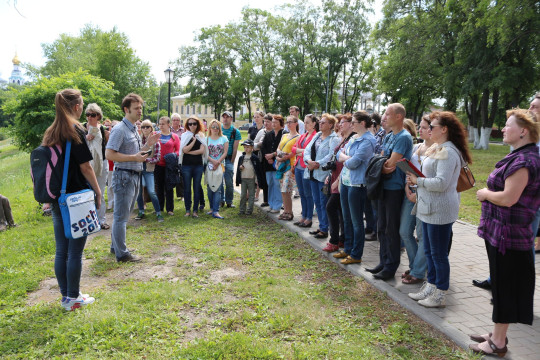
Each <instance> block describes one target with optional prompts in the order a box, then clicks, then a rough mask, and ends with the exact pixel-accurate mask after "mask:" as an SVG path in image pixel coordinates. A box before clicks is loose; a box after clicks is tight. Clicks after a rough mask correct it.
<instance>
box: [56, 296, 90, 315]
mask: <svg viewBox="0 0 540 360" xmlns="http://www.w3.org/2000/svg"><path fill="white" fill-rule="evenodd" d="M94 301H96V299H94V298H93V297H90V296H88V297H83V296H81V295H79V297H78V298H76V299H72V298H66V299H65V301H62V307H63V308H64V309H66V311H73V310H75V309H78V308H80V307H81V306H84V305H88V304H91V303H93V302H94Z"/></svg>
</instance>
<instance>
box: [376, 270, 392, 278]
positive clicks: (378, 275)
mask: <svg viewBox="0 0 540 360" xmlns="http://www.w3.org/2000/svg"><path fill="white" fill-rule="evenodd" d="M373 277H374V278H375V279H378V280H390V279H393V278H394V274H391V273H389V272H386V271H381V272H378V273H376V274H373Z"/></svg>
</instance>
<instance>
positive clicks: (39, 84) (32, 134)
mask: <svg viewBox="0 0 540 360" xmlns="http://www.w3.org/2000/svg"><path fill="white" fill-rule="evenodd" d="M63 89H79V90H80V91H81V93H82V96H83V98H84V103H85V105H86V104H89V103H93V102H95V103H97V104H98V105H99V106H100V107H101V109H102V110H103V116H104V117H111V118H120V119H121V118H122V111H121V109H120V106H119V105H115V104H114V102H113V101H114V100H113V99H114V97H115V95H116V94H117V91H116V90H114V89H113V83H112V82H110V81H106V80H103V79H101V78H99V77H97V76H92V75H90V74H89V73H88V72H87V71H82V70H79V71H77V72H74V73H66V74H63V75H61V76H58V77H52V78H40V79H38V80H37V81H36V82H35V83H34V84H31V85H29V86H25V87H24V88H22V89H13V90H12V91H15V92H16V96H15V97H13V98H12V99H10V100H9V101H8V102H7V103H6V105H5V106H4V111H5V112H6V113H7V114H14V115H15V120H14V125H13V127H10V130H9V135H10V136H12V137H13V141H14V143H15V145H16V146H17V147H18V148H19V149H21V150H26V151H28V150H32V149H34V148H35V147H37V146H39V145H40V144H41V140H42V138H43V134H44V133H45V130H47V128H48V127H49V126H50V125H51V124H52V122H53V121H54V117H55V105H54V98H55V96H56V93H57V92H58V91H61V90H63Z"/></svg>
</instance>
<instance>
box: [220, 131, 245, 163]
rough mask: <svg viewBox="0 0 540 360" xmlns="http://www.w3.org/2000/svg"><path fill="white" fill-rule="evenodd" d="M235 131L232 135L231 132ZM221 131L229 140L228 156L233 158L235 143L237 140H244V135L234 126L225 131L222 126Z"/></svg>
mask: <svg viewBox="0 0 540 360" xmlns="http://www.w3.org/2000/svg"><path fill="white" fill-rule="evenodd" d="M233 129H234V133H233V134H232V135H231V132H232V131H233ZM221 131H222V132H223V136H225V137H226V138H227V141H228V142H229V150H228V151H227V156H231V155H232V153H233V146H234V142H235V141H236V140H242V134H240V131H238V129H236V128H235V127H234V126H232V125H231V127H230V128H228V129H225V128H224V127H223V126H222V127H221Z"/></svg>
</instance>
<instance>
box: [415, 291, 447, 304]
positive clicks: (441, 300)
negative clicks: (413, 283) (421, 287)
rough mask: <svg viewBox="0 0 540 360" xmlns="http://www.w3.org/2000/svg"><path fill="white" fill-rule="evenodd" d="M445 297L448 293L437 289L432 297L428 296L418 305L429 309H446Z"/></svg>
mask: <svg viewBox="0 0 540 360" xmlns="http://www.w3.org/2000/svg"><path fill="white" fill-rule="evenodd" d="M445 295H446V291H444V290H439V289H435V291H434V292H433V293H432V294H431V295H430V296H428V297H427V298H425V299H424V300H420V301H418V303H419V304H420V305H422V306H425V307H428V308H438V307H445V306H446V301H445Z"/></svg>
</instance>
